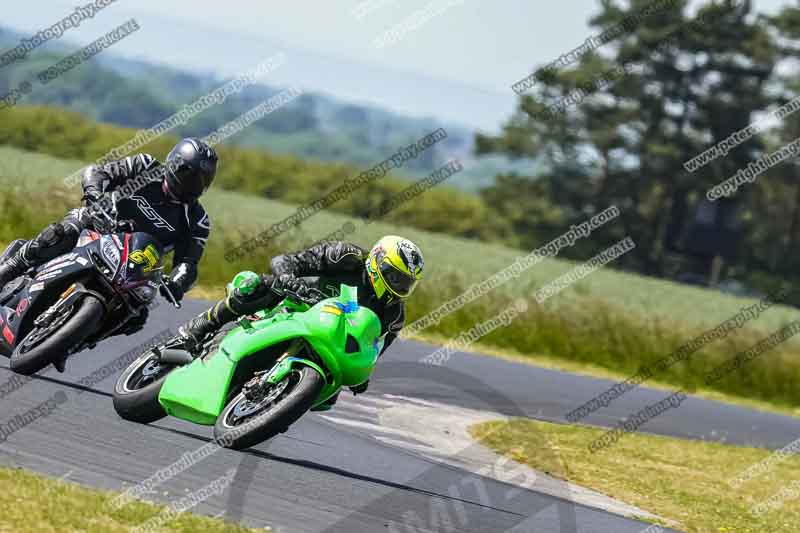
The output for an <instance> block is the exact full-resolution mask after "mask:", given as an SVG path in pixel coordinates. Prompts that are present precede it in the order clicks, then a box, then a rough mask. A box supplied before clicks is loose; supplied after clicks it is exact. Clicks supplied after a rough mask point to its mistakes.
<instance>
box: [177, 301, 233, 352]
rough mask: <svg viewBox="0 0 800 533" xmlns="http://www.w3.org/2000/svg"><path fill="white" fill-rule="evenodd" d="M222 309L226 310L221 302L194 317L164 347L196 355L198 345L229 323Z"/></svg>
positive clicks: (228, 318)
mask: <svg viewBox="0 0 800 533" xmlns="http://www.w3.org/2000/svg"><path fill="white" fill-rule="evenodd" d="M224 309H227V308H226V307H225V302H224V300H223V301H222V302H220V303H218V304H217V305H215V306H214V307H212V308H211V309H209V310H208V311H206V312H204V313H202V314H201V315H199V316H196V317H195V318H193V319H192V320H190V321H189V323H188V324H184V325H183V326H181V327H180V328H178V334H177V335H175V336H174V337H173V338H172V339H170V340H169V341H167V343H166V346H167V347H168V348H177V349H179V350H186V351H187V352H189V353H191V354H193V355H197V353H196V352H197V351H198V349H199V348H200V345H201V344H203V342H204V341H205V340H206V339H207V338H208V337H209V336H210V335H212V334H213V333H214V332H216V331H218V330H219V329H220V328H221V327H222V326H224V325H225V324H226V323H227V322H229V321H230V319H231V317H229V316H227V315H228V314H229V313H225V312H224V311H223V310H224Z"/></svg>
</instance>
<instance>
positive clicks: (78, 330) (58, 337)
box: [11, 294, 105, 375]
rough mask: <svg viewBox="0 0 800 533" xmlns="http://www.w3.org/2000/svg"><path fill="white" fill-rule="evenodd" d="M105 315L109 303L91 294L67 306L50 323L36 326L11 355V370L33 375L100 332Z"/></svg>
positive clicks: (61, 358)
mask: <svg viewBox="0 0 800 533" xmlns="http://www.w3.org/2000/svg"><path fill="white" fill-rule="evenodd" d="M104 316H105V306H104V305H103V303H102V302H101V301H100V300H99V299H98V298H97V297H96V296H92V295H91V294H87V295H86V296H84V297H83V298H82V299H81V300H80V301H78V302H77V303H75V304H74V305H73V306H72V307H71V308H68V309H64V310H63V311H62V313H61V315H59V316H57V317H55V318H54V319H53V321H52V322H51V323H50V325H48V326H45V327H42V328H39V327H34V328H33V329H32V330H31V331H30V332H29V333H28V334H27V335H25V338H23V339H22V341H21V342H20V343H19V344H18V345H17V347H16V348H15V349H14V352H13V353H12V354H11V370H13V371H14V372H16V373H18V374H24V375H31V374H35V373H36V372H38V371H39V370H41V369H43V368H44V367H46V366H47V365H49V364H50V363H53V362H54V361H56V360H63V359H64V358H65V357H66V354H67V352H69V350H70V349H71V348H73V347H75V346H77V345H79V344H81V343H82V342H83V341H84V340H86V339H88V338H89V337H91V336H92V335H94V334H95V333H96V332H97V329H98V328H99V327H100V325H101V324H102V322H103V317H104Z"/></svg>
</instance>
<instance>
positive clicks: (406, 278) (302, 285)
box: [167, 236, 424, 409]
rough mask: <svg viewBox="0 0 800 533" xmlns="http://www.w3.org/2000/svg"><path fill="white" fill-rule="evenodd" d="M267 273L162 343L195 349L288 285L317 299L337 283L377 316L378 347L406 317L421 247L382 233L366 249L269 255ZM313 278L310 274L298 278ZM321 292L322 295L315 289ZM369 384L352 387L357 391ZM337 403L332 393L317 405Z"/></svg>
mask: <svg viewBox="0 0 800 533" xmlns="http://www.w3.org/2000/svg"><path fill="white" fill-rule="evenodd" d="M271 266H272V274H262V275H257V274H255V273H252V272H251V273H243V274H240V275H239V276H237V278H238V277H241V276H243V275H245V274H249V275H250V279H245V280H244V281H243V282H240V283H239V284H238V287H237V288H235V289H234V290H233V291H232V292H231V293H229V294H228V295H227V297H226V298H225V299H223V300H220V301H219V302H217V303H216V304H215V305H214V306H212V307H211V308H210V309H208V310H207V311H205V312H204V313H202V314H200V315H199V316H197V317H196V318H194V319H192V320H191V321H190V322H189V323H188V324H186V325H184V326H181V327H180V328H179V330H178V331H179V333H178V335H177V336H176V337H175V338H173V339H172V340H171V341H169V342H168V343H167V344H169V345H170V346H174V347H182V348H184V349H186V350H188V351H190V352H193V353H195V354H196V349H197V348H198V346H200V345H201V344H202V343H203V342H204V341H205V340H207V339H208V338H209V337H210V336H211V335H212V334H213V333H215V332H216V331H218V330H219V329H220V328H221V327H222V326H224V325H225V324H227V323H229V322H231V321H233V320H235V319H237V318H239V317H241V316H244V315H248V314H251V313H254V312H256V311H259V310H261V309H267V308H270V307H273V306H274V305H275V304H277V303H278V302H279V301H280V299H281V298H282V297H283V296H282V291H284V290H288V291H291V292H293V293H295V294H298V295H299V296H301V297H303V298H304V299H306V300H311V301H315V300H316V301H318V300H319V299H321V298H323V297H325V296H332V295H334V294H337V293H338V291H339V286H340V284H342V283H344V284H347V285H351V286H354V287H356V288H357V289H358V303H359V305H363V306H364V307H368V308H369V309H371V310H372V311H374V312H375V314H376V315H378V318H379V319H380V321H381V324H382V332H381V333H382V335H383V336H384V344H383V351H382V352H381V354H383V352H385V351H386V349H387V348H388V347H389V346H390V345H391V344H392V342H393V341H394V340H395V339H396V338H397V335H398V333H399V332H400V330H401V329H402V328H403V324H404V321H405V299H406V298H407V297H408V296H409V295H410V294H411V292H412V291H413V290H414V288H415V287H416V284H417V282H418V281H419V279H420V278H421V276H422V270H423V267H424V261H423V258H422V252H421V251H420V249H419V248H418V247H417V246H416V245H415V244H413V243H412V242H411V241H408V240H407V239H402V238H400V237H394V236H387V237H384V238H382V239H381V240H380V241H378V243H377V244H376V245H375V246H374V247H373V248H372V250H370V251H367V250H364V249H363V248H360V247H359V246H356V245H354V244H350V243H346V242H326V243H321V244H317V245H315V246H313V247H311V248H309V249H307V250H303V251H300V252H296V253H290V254H284V255H280V256H277V257H275V258H273V260H272V263H271ZM302 278H314V279H310V280H309V279H302ZM320 293H322V294H320ZM367 386H368V383H364V384H363V385H361V386H359V387H353V388H352V389H351V390H352V391H353V393H355V394H360V393H362V392H365V391H366V390H367ZM335 402H336V397H335V396H334V397H333V398H331V399H330V400H329V401H328V402H327V404H326V405H325V406H323V407H322V409H329V408H330V407H331V406H332V405H333V404H334V403H335Z"/></svg>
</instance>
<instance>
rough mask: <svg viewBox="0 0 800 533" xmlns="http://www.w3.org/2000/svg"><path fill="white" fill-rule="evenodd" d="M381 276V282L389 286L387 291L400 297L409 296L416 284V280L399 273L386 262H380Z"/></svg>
mask: <svg viewBox="0 0 800 533" xmlns="http://www.w3.org/2000/svg"><path fill="white" fill-rule="evenodd" d="M381 275H382V276H383V281H385V282H386V285H388V286H389V289H391V290H392V292H394V293H396V294H398V295H400V296H408V295H409V294H411V291H412V290H413V289H414V286H415V285H416V284H417V280H415V279H414V278H412V277H411V276H409V275H408V274H405V273H403V272H400V271H399V270H397V269H396V268H394V267H393V266H392V265H390V264H389V263H388V262H387V261H383V262H381Z"/></svg>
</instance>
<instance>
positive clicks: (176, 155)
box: [164, 138, 217, 203]
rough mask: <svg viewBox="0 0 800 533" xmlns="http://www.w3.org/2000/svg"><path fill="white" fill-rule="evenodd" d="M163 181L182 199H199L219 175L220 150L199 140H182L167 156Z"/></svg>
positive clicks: (170, 190) (184, 200) (188, 200)
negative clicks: (217, 150) (218, 153)
mask: <svg viewBox="0 0 800 533" xmlns="http://www.w3.org/2000/svg"><path fill="white" fill-rule="evenodd" d="M167 170H168V171H167V175H166V177H165V178H164V183H165V185H166V187H167V190H168V191H169V193H170V194H171V195H172V196H174V197H175V198H176V199H178V200H180V201H181V202H186V203H191V202H194V201H196V200H197V199H198V198H200V196H201V195H202V194H203V193H204V192H206V189H208V188H209V187H210V186H211V183H212V182H213V181H214V176H216V174H217V153H216V152H215V151H214V149H213V148H211V147H210V146H209V145H207V144H206V143H204V142H203V141H201V140H200V139H193V138H189V139H183V140H182V141H181V142H179V143H178V144H176V145H175V148H173V149H172V151H171V152H170V153H169V155H168V156H167Z"/></svg>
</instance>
